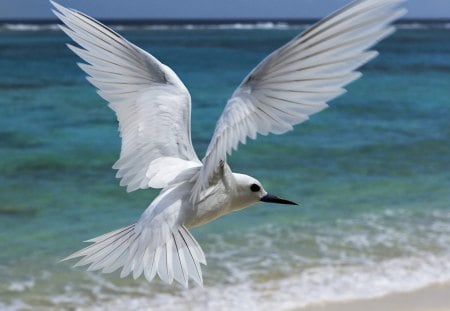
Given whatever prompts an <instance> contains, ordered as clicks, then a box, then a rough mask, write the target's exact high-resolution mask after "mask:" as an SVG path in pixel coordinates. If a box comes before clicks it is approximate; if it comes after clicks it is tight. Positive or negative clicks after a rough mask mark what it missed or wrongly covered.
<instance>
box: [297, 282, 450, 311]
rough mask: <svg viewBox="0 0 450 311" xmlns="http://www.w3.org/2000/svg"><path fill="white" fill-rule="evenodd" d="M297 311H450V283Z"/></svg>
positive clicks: (331, 303)
mask: <svg viewBox="0 0 450 311" xmlns="http://www.w3.org/2000/svg"><path fill="white" fill-rule="evenodd" d="M296 310H297V311H360V310H364V311H380V310H383V311H390V310H395V311H449V310H450V283H446V284H441V285H434V286H429V287H425V288H422V289H419V290H416V291H413V292H408V293H396V294H389V295H386V296H383V297H379V298H373V299H364V300H355V301H347V302H330V303H324V304H320V305H314V306H308V307H305V308H300V309H296Z"/></svg>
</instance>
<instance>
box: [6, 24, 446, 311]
mask: <svg viewBox="0 0 450 311" xmlns="http://www.w3.org/2000/svg"><path fill="white" fill-rule="evenodd" d="M219 28H220V27H219ZM219 28H214V27H211V28H210V29H183V28H176V29H170V28H169V29H140V28H133V27H131V28H126V27H125V28H124V29H123V30H122V31H121V32H122V33H123V34H124V35H125V36H126V37H127V38H129V39H130V40H131V41H132V42H135V43H136V44H138V45H139V46H141V47H143V48H144V49H146V50H148V51H150V52H151V53H152V54H153V55H155V56H156V57H158V58H159V59H160V60H161V61H163V62H164V63H166V64H168V65H169V66H170V67H172V68H173V69H174V71H176V72H177V73H178V75H179V76H180V78H181V79H182V80H183V81H184V82H185V84H186V86H187V87H188V89H189V90H190V92H191V95H192V100H193V112H192V119H193V121H192V126H193V128H192V137H193V142H194V146H195V147H196V150H197V152H198V153H199V155H203V153H204V151H205V150H206V148H207V145H208V142H209V138H210V136H211V134H212V132H213V129H214V124H215V121H216V120H217V118H218V117H219V115H220V113H221V111H222V109H223V106H224V104H225V102H226V100H227V98H228V97H229V96H230V94H231V93H232V92H233V90H234V88H235V87H236V86H237V85H238V84H239V83H240V81H241V80H242V78H243V77H244V76H245V75H246V74H247V73H248V71H249V70H251V69H252V68H253V67H254V66H255V65H256V64H257V63H258V61H259V60H261V59H262V58H263V57H264V56H265V55H267V54H268V53H269V52H270V51H272V50H274V49H275V48H277V47H278V46H280V45H281V44H283V43H284V42H286V41H287V40H289V39H290V38H292V37H293V36H294V35H296V34H297V33H298V32H299V31H300V28H298V27H280V28H277V27H274V28H272V29H258V28H255V29H232V27H231V28H230V29H219ZM20 30H21V31H18V30H17V29H15V30H11V29H9V30H8V29H3V30H1V31H0V70H1V75H0V124H1V125H0V198H1V202H0V228H1V229H0V245H1V246H2V251H1V252H0V309H12V310H16V309H25V310H27V309H36V308H37V309H46V308H48V309H99V310H103V309H107V310H117V309H144V308H149V307H150V308H154V309H158V308H161V307H162V306H163V307H164V309H171V308H172V309H179V308H181V307H183V308H186V307H188V308H189V309H192V310H197V309H204V308H211V309H215V310H222V309H223V310H228V309H230V308H234V309H237V308H239V309H241V308H247V309H260V310H265V309H273V308H276V309H283V308H291V307H298V306H303V305H307V304H309V303H317V302H322V301H326V300H328V301H329V300H343V299H357V298H365V297H374V296H379V295H383V294H386V293H389V292H393V291H407V290H412V289H415V288H419V287H422V286H427V285H431V284H436V283H439V282H448V281H450V190H449V189H450V164H449V163H450V162H449V159H450V145H449V139H450V122H449V120H450V40H449V38H450V29H446V28H445V27H437V28H427V27H417V29H415V28H414V29H408V27H402V29H400V30H399V31H398V32H397V33H396V34H395V35H394V36H392V37H390V38H389V39H388V40H385V41H384V42H382V43H381V44H379V45H378V46H377V49H378V50H379V51H380V53H381V55H380V56H379V57H378V58H377V59H376V60H374V61H372V62H371V63H370V64H368V65H366V66H365V67H364V68H363V70H362V71H363V73H364V76H363V78H362V79H360V80H358V81H356V82H355V83H353V84H352V85H351V86H350V87H349V88H348V90H349V92H348V93H347V94H346V95H344V96H342V97H340V98H339V99H337V100H335V101H333V102H332V103H331V108H329V109H327V110H325V111H323V112H321V113H320V114H318V115H315V116H313V117H312V119H311V120H310V121H308V122H307V123H304V124H302V125H300V126H298V127H297V128H296V129H295V130H294V131H293V132H290V133H288V134H286V135H282V136H273V135H272V136H267V137H260V138H258V140H257V141H250V142H249V143H248V144H247V145H246V146H241V147H240V149H239V151H238V152H236V153H234V154H233V156H232V157H231V158H230V165H231V167H232V169H233V170H234V171H236V172H242V173H246V174H249V175H252V176H255V177H256V178H258V179H259V180H261V181H262V182H263V184H264V186H265V188H266V189H267V190H269V191H270V192H273V193H275V194H278V195H280V196H283V197H286V198H289V199H291V200H293V201H296V202H300V203H301V204H300V206H299V207H287V206H274V205H264V204H259V205H256V206H253V207H251V208H249V209H247V210H244V211H242V212H239V213H236V214H231V215H228V216H226V217H223V218H221V219H219V220H217V221H215V222H214V223H212V224H209V225H206V226H203V227H201V228H198V229H194V230H193V234H194V236H195V237H196V238H197V240H198V241H199V243H200V244H201V245H202V247H203V249H204V251H205V254H206V257H207V260H208V266H206V267H204V269H203V271H204V281H205V289H203V290H202V289H199V288H196V287H195V286H194V287H193V288H191V289H189V290H184V289H181V288H179V287H178V286H173V285H172V286H169V285H166V284H163V283H162V282H160V281H159V280H158V281H156V282H153V283H152V284H148V283H147V282H146V281H145V280H143V279H139V280H136V281H134V280H132V279H130V278H126V279H120V278H119V276H118V275H117V274H112V275H101V274H98V273H87V272H85V271H84V270H82V269H72V268H70V263H59V260H60V259H61V258H63V257H65V256H66V255H68V254H69V253H71V252H73V251H74V250H77V249H79V248H80V247H82V246H83V245H82V243H81V241H83V240H86V239H89V238H91V237H94V236H97V235H99V234H102V233H104V232H107V231H111V230H113V229H116V228H118V227H120V226H124V225H127V224H129V223H131V222H134V221H135V220H136V219H137V218H138V217H139V216H140V214H141V213H142V212H143V210H144V209H145V208H146V207H147V206H148V205H149V203H150V202H151V200H152V199H153V198H154V197H155V196H156V195H157V192H156V191H154V190H146V191H142V190H141V191H137V192H133V193H131V194H127V193H126V191H125V189H124V188H121V187H119V185H118V180H116V179H115V177H114V175H115V172H114V171H113V170H112V169H111V166H112V164H113V163H114V162H115V160H116V159H117V157H118V154H119V149H120V140H119V137H118V132H117V124H116V121H115V117H114V115H113V113H112V112H111V111H110V110H109V109H108V108H107V106H106V103H105V102H104V101H103V100H102V99H101V98H100V97H99V96H97V94H96V93H95V90H94V88H93V87H92V86H91V85H89V84H88V83H87V82H86V80H85V78H84V75H83V74H82V72H81V70H80V69H79V68H78V67H77V66H76V65H75V63H76V62H77V61H79V60H78V59H77V58H76V57H75V56H74V55H73V54H72V52H70V51H69V50H68V49H67V48H66V47H65V46H64V44H65V43H66V42H68V38H66V37H65V36H64V35H63V34H62V33H60V32H59V31H54V30H49V29H47V30H39V29H34V31H31V30H27V29H20ZM449 307H450V299H449Z"/></svg>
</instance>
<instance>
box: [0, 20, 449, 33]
mask: <svg viewBox="0 0 450 311" xmlns="http://www.w3.org/2000/svg"><path fill="white" fill-rule="evenodd" d="M310 25H311V24H307V23H293V24H289V23H286V22H260V23H251V22H249V23H246V22H239V23H218V24H192V23H187V24H170V23H167V24H139V25H138V24H136V25H133V24H124V25H123V24H113V25H111V27H112V28H113V29H115V30H117V31H123V30H254V29H255V30H271V29H277V30H286V29H305V28H306V27H308V26H310ZM397 27H398V28H399V29H406V30H408V29H450V23H445V22H443V23H421V22H409V23H400V24H398V25H397ZM0 30H8V31H48V30H59V27H58V25H57V24H43V25H41V24H24V23H6V24H2V25H0Z"/></svg>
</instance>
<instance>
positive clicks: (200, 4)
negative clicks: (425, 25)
mask: <svg viewBox="0 0 450 311" xmlns="http://www.w3.org/2000/svg"><path fill="white" fill-rule="evenodd" d="M57 1H58V2H59V3H61V4H63V5H64V6H68V7H72V8H75V9H77V10H79V11H82V12H84V13H87V14H88V15H91V16H94V17H96V18H100V19H101V18H104V19H105V18H106V19H133V18H139V19H167V18H176V19H195V18H212V19H214V18H237V19H240V18H256V19H257V18H261V19H262V18H273V19H282V18H319V17H323V16H325V15H327V14H329V13H331V12H332V11H333V10H336V9H338V8H339V7H341V6H343V5H345V4H346V3H348V2H350V0H57ZM404 5H405V7H406V8H408V10H409V13H408V15H407V16H406V17H407V18H450V0H408V1H407V2H406V3H405V4H404ZM51 18H54V17H53V15H52V13H51V11H50V3H49V2H48V1H47V0H0V19H3V20H4V19H51Z"/></svg>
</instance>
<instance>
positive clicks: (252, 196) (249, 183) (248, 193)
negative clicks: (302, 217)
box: [233, 173, 297, 209]
mask: <svg viewBox="0 0 450 311" xmlns="http://www.w3.org/2000/svg"><path fill="white" fill-rule="evenodd" d="M233 176H234V179H235V195H234V200H233V201H234V202H233V206H234V208H233V209H242V208H245V207H248V206H250V205H253V204H255V203H258V202H268V203H278V204H290V205H297V203H294V202H292V201H288V200H285V199H281V198H279V197H277V196H275V195H272V194H269V193H268V192H267V191H266V190H264V188H263V186H262V185H261V183H260V182H259V181H258V180H256V179H255V178H253V177H251V176H248V175H244V174H236V173H233Z"/></svg>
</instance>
